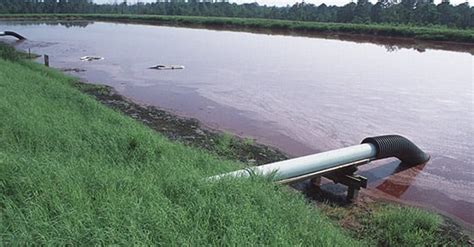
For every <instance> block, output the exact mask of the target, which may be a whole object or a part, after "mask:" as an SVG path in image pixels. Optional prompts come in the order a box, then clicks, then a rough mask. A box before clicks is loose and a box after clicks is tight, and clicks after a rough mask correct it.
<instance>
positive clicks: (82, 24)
mask: <svg viewBox="0 0 474 247" xmlns="http://www.w3.org/2000/svg"><path fill="white" fill-rule="evenodd" d="M92 24H94V22H93V21H84V20H78V21H29V20H25V21H8V25H12V26H43V25H46V26H62V27H66V28H73V27H79V28H85V27H87V26H89V25H92Z"/></svg>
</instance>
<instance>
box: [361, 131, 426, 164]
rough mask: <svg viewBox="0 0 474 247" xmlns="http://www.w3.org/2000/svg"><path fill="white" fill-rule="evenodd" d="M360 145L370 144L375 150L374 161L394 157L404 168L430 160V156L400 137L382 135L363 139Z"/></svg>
mask: <svg viewBox="0 0 474 247" xmlns="http://www.w3.org/2000/svg"><path fill="white" fill-rule="evenodd" d="M362 143H370V144H372V145H374V146H375V148H376V149H377V155H376V159H384V158H388V157H396V158H398V159H399V160H400V161H402V165H404V166H415V165H419V164H423V163H426V162H428V160H430V155H429V154H427V153H425V152H423V151H422V150H421V149H420V148H419V147H418V146H416V145H415V144H414V143H413V142H411V141H410V140H408V139H407V138H405V137H403V136H400V135H384V136H375V137H368V138H365V139H364V140H363V141H362Z"/></svg>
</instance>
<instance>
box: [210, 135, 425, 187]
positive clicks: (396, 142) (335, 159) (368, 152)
mask: <svg viewBox="0 0 474 247" xmlns="http://www.w3.org/2000/svg"><path fill="white" fill-rule="evenodd" d="M388 157H397V158H399V159H400V160H402V162H403V163H405V164H409V165H415V164H420V163H424V162H426V161H428V160H429V155H427V154H426V153H424V152H423V151H421V149H419V148H418V147H417V146H416V145H415V144H413V143H412V142H411V141H409V140H408V139H406V138H404V137H402V136H397V135H390V136H378V137H370V138H366V139H364V140H363V141H362V144H359V145H355V146H350V147H346V148H341V149H336V150H331V151H327V152H323V153H318V154H313V155H308V156H303V157H299V158H295V159H289V160H285V161H279V162H275V163H270V164H266V165H262V166H254V167H249V168H245V169H241V170H237V171H234V172H229V173H225V174H221V175H216V176H213V177H210V178H209V179H210V180H218V179H220V178H222V177H227V176H230V177H250V176H252V175H262V176H270V175H272V176H273V177H272V178H273V180H276V181H282V180H291V178H295V177H301V176H304V175H308V174H316V173H318V174H319V173H323V172H327V171H332V170H336V169H340V168H344V167H347V165H356V164H365V163H367V162H368V161H371V160H375V159H383V158H388Z"/></svg>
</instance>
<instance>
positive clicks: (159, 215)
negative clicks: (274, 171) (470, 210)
mask: <svg viewBox="0 0 474 247" xmlns="http://www.w3.org/2000/svg"><path fill="white" fill-rule="evenodd" d="M5 49H8V48H5V47H4V46H3V45H1V43H0V51H2V50H5ZM3 54H10V52H9V51H8V52H7V53H3ZM75 85H77V84H76V83H75V79H73V78H70V77H67V76H65V75H63V74H61V73H59V72H57V71H55V70H52V69H48V68H45V67H43V66H41V65H39V64H35V63H33V62H29V61H24V60H16V61H11V60H10V59H9V60H6V59H3V58H0V116H2V121H0V217H1V218H0V219H1V220H0V243H1V244H2V245H26V244H32V243H34V244H39V245H40V244H47V245H59V244H61V245H63V244H72V245H106V244H107V245H109V244H119V245H132V244H133V245H165V246H169V245H193V246H201V245H232V246H233V245H239V246H254V245H279V246H295V245H298V246H299V245H304V246H362V245H364V246H365V245H368V244H370V245H379V244H388V245H391V246H402V245H406V246H415V245H419V246H431V245H432V243H433V242H431V241H432V240H433V239H435V240H436V239H437V235H435V233H434V231H436V230H437V229H438V228H439V227H440V218H439V217H437V216H433V215H432V214H428V213H421V211H419V210H416V209H408V210H407V209H404V208H396V207H387V208H386V210H384V209H381V210H380V211H378V212H376V213H375V214H373V216H372V217H371V218H367V221H366V222H364V224H365V226H366V227H365V228H363V229H364V230H363V231H362V233H364V234H361V235H360V236H359V237H357V236H355V235H353V234H351V233H350V232H347V231H345V230H343V229H341V228H340V227H338V226H336V224H334V223H333V221H332V220H330V218H329V217H331V214H330V213H324V214H323V213H321V211H320V210H319V209H317V208H316V207H314V205H312V204H310V203H308V202H307V201H306V200H305V199H304V198H303V196H302V195H301V194H299V193H296V192H294V191H292V190H291V189H290V188H288V187H285V186H282V185H276V184H273V183H269V182H268V181H267V180H266V179H265V178H258V177H254V178H252V179H247V180H241V179H226V180H222V181H216V182H212V183H210V182H208V181H206V180H205V179H204V178H206V177H207V176H210V175H215V174H218V173H222V172H226V171H231V170H235V169H236V168H237V167H240V166H242V164H241V163H236V162H233V161H229V160H225V159H222V158H219V157H217V156H215V155H212V154H210V153H207V152H205V151H203V150H199V149H196V148H190V147H187V146H184V145H182V144H180V143H176V142H172V141H170V140H168V139H166V138H164V137H163V136H161V135H159V134H157V133H156V132H154V131H152V130H151V129H149V128H147V127H145V126H143V125H142V124H140V123H138V122H136V121H135V120H133V119H131V118H128V117H126V116H124V115H122V114H120V113H118V112H115V111H113V110H111V109H109V108H107V107H105V106H103V105H101V104H99V103H98V102H97V101H95V100H94V99H93V98H91V97H89V96H87V95H84V94H83V93H81V92H80V91H79V89H77V88H75ZM230 142H231V137H230V135H223V137H222V140H221V144H219V145H222V148H223V149H224V150H226V149H227V147H228V146H229V145H230V144H229V143H230ZM323 211H324V210H323ZM333 212H335V211H334V209H333ZM344 213H347V211H340V212H339V213H336V215H342V214H344ZM326 215H328V216H329V217H328V216H326ZM406 216H408V217H406ZM372 236H373V237H372ZM381 240H384V241H385V242H381ZM435 243H436V241H435Z"/></svg>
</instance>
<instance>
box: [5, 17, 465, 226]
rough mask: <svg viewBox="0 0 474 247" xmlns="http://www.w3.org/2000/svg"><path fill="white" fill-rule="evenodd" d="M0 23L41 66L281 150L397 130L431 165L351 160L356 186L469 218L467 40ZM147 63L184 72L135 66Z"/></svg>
mask: <svg viewBox="0 0 474 247" xmlns="http://www.w3.org/2000/svg"><path fill="white" fill-rule="evenodd" d="M4 30H13V31H17V32H19V33H20V34H22V35H24V36H26V37H27V38H28V39H29V40H27V41H24V42H15V41H14V40H13V39H10V38H1V39H0V40H1V41H6V42H10V43H13V44H15V45H16V47H17V48H19V49H23V50H28V49H31V51H32V52H33V53H37V54H48V55H49V56H50V60H51V62H50V63H51V66H53V67H56V68H61V69H69V71H70V72H69V73H71V74H74V75H76V76H79V77H80V78H82V79H84V80H87V81H90V82H95V83H103V84H106V85H109V86H113V87H114V88H115V89H116V90H117V91H119V92H120V93H121V94H123V95H125V96H127V97H130V98H132V99H134V100H135V101H137V102H140V103H145V104H150V105H155V106H159V107H160V108H162V109H166V110H170V111H172V112H174V113H176V114H179V115H183V116H187V117H193V118H197V119H198V120H200V121H201V122H203V123H204V124H206V125H207V126H210V127H212V128H216V129H219V130H225V131H229V132H231V133H234V134H237V135H240V136H246V137H252V138H255V139H256V140H257V141H258V142H261V143H265V144H268V145H272V146H275V147H277V148H279V149H281V150H283V151H285V152H287V153H289V154H291V155H292V156H299V155H305V154H311V153H315V152H320V151H326V150H330V149H335V148H340V147H344V146H349V145H354V144H358V143H359V142H360V141H361V140H362V139H363V138H364V137H367V136H374V135H382V134H401V135H404V136H406V137H408V138H409V139H411V140H412V141H413V142H415V143H416V144H417V145H419V146H420V147H421V148H422V149H424V150H425V151H427V152H429V153H430V154H431V156H432V159H431V161H430V162H428V163H427V164H425V165H423V166H418V167H415V168H411V169H407V170H398V164H399V162H398V161H397V160H395V159H389V160H385V161H378V162H374V163H372V164H371V165H366V166H362V167H361V173H362V174H363V175H365V176H367V177H368V178H369V187H370V188H369V190H368V193H370V194H372V195H375V196H377V197H381V198H385V199H389V200H398V201H403V202H407V203H411V204H416V205H421V206H423V207H426V208H431V209H435V210H438V211H441V212H443V213H445V214H448V215H450V216H452V217H454V218H456V219H458V220H460V221H462V222H463V223H465V224H468V225H471V226H472V224H474V213H473V212H474V192H473V188H474V164H473V150H474V111H473V108H474V107H473V106H474V90H473V86H474V82H473V76H474V70H473V69H474V68H473V56H472V55H471V53H472V51H473V48H472V47H468V48H467V49H466V50H465V51H463V50H462V49H459V48H455V49H453V48H449V47H447V48H446V49H444V50H443V46H439V45H435V46H430V45H426V46H425V45H423V44H422V43H421V47H423V49H420V48H419V47H420V42H418V43H417V45H416V46H411V45H407V44H406V43H403V44H401V45H400V46H397V44H396V42H394V41H390V42H388V43H384V42H380V41H378V42H376V43H371V42H370V40H369V41H367V40H366V41H364V42H355V41H356V39H355V40H352V41H349V40H347V39H346V40H337V39H327V38H321V37H298V36H285V35H272V34H258V33H247V32H235V31H223V30H207V29H192V28H183V27H179V28H178V27H165V26H147V25H136V24H115V23H104V22H71V23H62V24H59V23H48V24H45V23H31V22H6V21H3V22H1V21H0V31H4ZM426 47H428V48H426ZM429 47H432V48H429ZM439 48H441V49H439ZM86 55H98V56H103V57H105V59H104V60H100V61H92V62H83V61H80V59H79V58H80V57H82V56H86ZM157 64H169V65H184V66H185V67H186V68H185V69H184V70H168V71H157V70H150V69H147V68H148V67H150V66H154V65H157Z"/></svg>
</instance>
